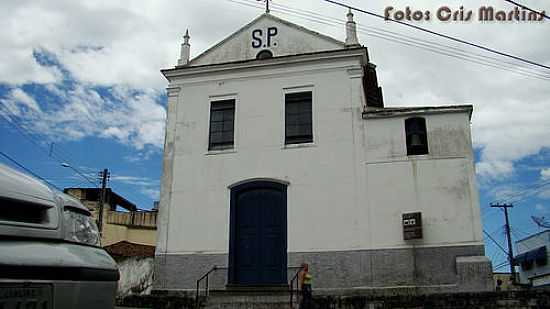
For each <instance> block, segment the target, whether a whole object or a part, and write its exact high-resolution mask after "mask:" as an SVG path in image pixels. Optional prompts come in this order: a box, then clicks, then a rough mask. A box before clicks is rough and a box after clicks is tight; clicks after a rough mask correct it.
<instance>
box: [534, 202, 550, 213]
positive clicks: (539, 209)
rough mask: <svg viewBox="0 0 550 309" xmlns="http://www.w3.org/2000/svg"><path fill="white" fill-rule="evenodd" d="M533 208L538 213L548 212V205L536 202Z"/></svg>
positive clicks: (549, 211)
mask: <svg viewBox="0 0 550 309" xmlns="http://www.w3.org/2000/svg"><path fill="white" fill-rule="evenodd" d="M535 210H536V211H537V213H539V214H547V213H550V207H548V205H543V204H537V205H535Z"/></svg>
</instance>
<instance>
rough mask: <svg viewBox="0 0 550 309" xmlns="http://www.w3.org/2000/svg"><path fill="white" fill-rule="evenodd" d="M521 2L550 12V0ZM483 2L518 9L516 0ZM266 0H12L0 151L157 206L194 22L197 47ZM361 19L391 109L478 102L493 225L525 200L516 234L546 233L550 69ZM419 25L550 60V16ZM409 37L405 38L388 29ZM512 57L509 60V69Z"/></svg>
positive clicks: (495, 230) (328, 25) (45, 171)
mask: <svg viewBox="0 0 550 309" xmlns="http://www.w3.org/2000/svg"><path fill="white" fill-rule="evenodd" d="M342 2H345V3H347V4H349V5H352V6H356V7H359V8H362V9H365V10H369V11H372V12H375V13H378V14H384V10H385V8H386V7H388V6H393V7H394V10H404V9H405V8H406V7H407V6H410V7H411V9H415V10H421V11H430V12H431V14H433V15H432V16H435V14H436V12H437V9H439V8H440V7H442V6H448V7H450V8H451V9H459V8H460V6H461V5H462V6H463V7H464V8H465V9H467V10H468V9H471V10H473V11H475V13H477V10H478V8H479V7H480V5H481V4H480V2H479V1H474V0H462V1H455V0H447V1H403V0H393V1H381V0H373V1H360V0H355V1H352V0H347V1H346V0H342ZM522 3H523V4H525V5H527V6H529V7H532V8H534V9H539V10H546V11H547V12H550V4H549V3H548V1H544V0H523V1H522ZM483 4H484V5H490V6H493V7H494V8H495V9H503V10H511V9H513V8H514V6H513V5H511V4H510V3H508V2H506V1H503V0H487V1H484V2H483ZM261 5H262V3H261V2H257V1H254V0H201V1H191V0H180V1H167V0H155V1H145V0H142V1H140V0H133V1H129V0H126V1H116V0H112V1H95V0H80V1H73V0H50V1H26V0H7V1H2V2H1V3H0V29H2V31H1V32H0V50H1V52H0V115H1V117H0V152H1V154H2V155H1V156H0V162H2V163H4V164H8V165H12V166H14V165H15V163H13V162H12V161H10V159H8V157H9V158H11V159H13V160H15V161H17V162H18V163H19V164H21V165H23V166H25V167H26V168H27V169H29V170H31V171H32V172H34V173H35V174H37V175H39V176H41V177H43V178H44V179H46V180H47V181H48V182H50V183H52V184H53V185H55V186H57V187H59V188H61V189H62V188H65V187H77V186H93V185H97V178H98V177H97V173H98V171H100V170H102V169H103V168H108V169H109V170H110V172H111V179H110V183H109V185H110V186H111V187H112V188H113V189H114V190H115V191H116V192H118V193H119V194H121V195H123V196H124V197H126V198H127V199H128V200H130V201H132V202H134V203H135V204H137V205H138V207H139V208H142V209H149V208H151V207H152V204H153V201H155V200H158V199H159V191H160V181H159V180H160V176H161V167H162V147H163V142H164V122H165V118H166V92H165V88H166V86H167V81H166V80H165V79H164V78H163V77H162V75H161V74H160V72H159V70H160V69H163V68H171V67H173V66H174V65H175V64H176V62H177V59H178V57H179V49H180V47H179V46H180V44H181V43H182V40H183V38H182V36H183V34H184V33H185V30H186V29H189V32H190V35H191V41H190V42H191V56H192V57H193V56H197V55H198V54H199V53H201V52H202V51H204V50H206V49H207V48H208V47H210V46H212V45H214V44H215V43H217V42H219V41H220V40H222V39H223V38H225V37H226V36H228V35H230V34H231V33H232V32H234V31H236V30H238V29H239V28H240V27H241V26H243V25H245V24H247V23H248V22H250V21H251V20H252V19H254V18H255V17H257V16H258V15H259V14H261V13H263V11H262V9H261V8H257V7H256V6H261ZM296 10H302V11H298V12H299V13H300V12H301V14H298V13H296V12H297V11H296ZM304 10H305V11H304ZM272 14H274V15H276V16H278V17H281V18H284V19H287V20H289V21H292V22H295V23H297V24H300V25H303V26H305V27H308V28H310V29H313V30H316V31H318V32H321V33H323V34H327V35H330V36H333V37H335V38H337V39H340V40H343V39H344V36H345V31H344V29H345V28H344V26H342V25H339V24H336V25H335V23H338V20H342V19H345V14H346V10H345V9H343V8H341V7H337V6H335V5H333V4H330V3H327V2H326V1H323V0H303V1H302V0H275V1H273V3H272ZM311 14H321V15H322V16H325V17H320V16H319V15H311ZM213 17H214V18H213ZM355 20H356V21H357V23H358V25H359V39H360V41H361V43H362V44H363V45H365V46H367V47H368V48H369V55H370V58H371V61H372V62H374V63H375V64H376V65H377V71H378V78H379V83H380V84H381V86H382V87H383V93H384V101H385V104H386V106H419V105H452V104H472V105H473V106H474V113H473V118H472V138H473V142H474V151H475V157H476V158H475V161H476V162H475V165H476V173H477V183H478V186H479V189H480V206H481V211H482V214H483V227H484V229H485V230H486V231H487V232H488V233H489V234H490V235H491V236H492V237H493V238H494V239H495V240H496V241H497V242H499V244H500V245H502V246H504V245H505V238H504V233H503V231H504V229H503V226H502V225H503V216H502V213H501V212H500V211H498V210H496V209H494V208H490V207H489V204H490V203H491V202H493V201H508V202H516V200H517V202H516V203H514V206H515V207H514V208H513V209H511V221H512V227H513V229H512V231H513V237H514V240H517V239H520V238H523V237H525V236H527V235H529V234H532V233H534V232H537V231H540V229H539V228H538V227H537V226H536V225H535V224H534V223H533V222H532V220H531V218H530V217H531V216H539V217H541V216H545V217H546V218H548V217H550V207H549V206H548V204H549V200H550V185H547V184H548V183H550V138H549V137H550V99H549V98H550V80H549V79H550V70H548V69H544V68H541V67H536V66H529V65H525V64H523V63H521V62H518V61H515V60H513V59H509V58H505V57H502V56H498V55H494V54H490V53H487V52H485V51H482V50H479V49H475V48H473V47H470V46H466V45H463V44H459V43H456V42H452V41H449V40H445V39H443V38H440V37H435V36H433V35H430V34H427V33H422V32H419V31H417V30H414V29H409V28H406V27H403V26H401V25H396V24H394V23H390V22H387V21H384V20H380V19H376V18H373V17H371V16H368V15H365V14H362V13H360V12H355ZM411 23H413V24H414V25H417V26H421V27H425V28H428V29H430V30H434V31H438V32H441V33H445V34H448V35H451V36H455V37H458V38H461V39H464V40H467V41H470V42H473V43H477V44H480V45H484V46H487V47H490V48H493V49H496V50H499V51H502V52H506V53H509V54H513V55H516V56H520V57H523V58H525V59H529V60H531V61H533V62H536V63H539V64H542V65H546V66H550V44H549V43H548V38H550V20H547V21H546V22H538V23H533V22H523V23H518V22H479V21H477V20H472V21H455V22H453V21H450V22H443V21H439V20H437V19H436V18H432V19H430V20H429V21H426V20H424V21H411ZM388 31H391V33H389V32H388ZM381 34H382V37H381ZM396 36H397V38H398V41H397V42H396V40H395V39H394V40H388V37H392V38H396ZM403 36H407V38H408V39H409V40H414V41H413V42H426V41H429V42H428V43H429V44H431V43H436V44H438V45H437V46H438V49H437V51H439V53H437V52H434V51H433V47H432V48H431V50H427V49H426V48H424V49H422V48H418V47H415V46H411V44H410V42H411V41H408V42H409V43H404V40H403ZM419 40H423V41H419ZM428 43H425V44H428ZM413 45H414V44H413ZM442 45H444V46H442ZM428 49H429V48H428ZM449 51H452V52H453V55H454V56H449V53H450V52H449ZM442 52H443V53H444V54H442ZM456 53H461V54H462V55H466V56H463V57H456ZM445 54H446V55H445ZM473 54H475V55H473ZM464 58H467V59H468V61H467V60H465V59H464ZM472 59H473V60H472ZM480 62H481V63H484V64H485V65H482V64H480ZM487 63H489V64H490V65H487ZM495 63H496V66H497V67H495ZM503 63H504V65H506V66H507V67H508V69H506V70H504V69H502V68H500V67H501V66H502V65H503ZM491 64H492V65H491ZM510 68H511V69H510ZM511 70H512V71H511ZM518 71H521V72H524V73H522V74H519V73H518ZM75 171H78V173H76V172H75ZM486 244H487V256H489V257H490V258H492V259H493V263H494V265H495V266H496V265H499V264H501V263H502V262H503V261H505V255H504V253H503V252H501V250H500V249H498V248H497V246H496V245H495V244H494V243H493V242H492V241H490V240H486ZM505 269H506V268H500V269H498V270H505Z"/></svg>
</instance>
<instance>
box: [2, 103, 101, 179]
mask: <svg viewBox="0 0 550 309" xmlns="http://www.w3.org/2000/svg"><path fill="white" fill-rule="evenodd" d="M0 111H2V110H0ZM3 111H4V113H8V114H10V115H11V116H12V117H7V116H6V115H5V114H3V113H0V116H2V118H4V120H6V122H7V123H8V124H10V125H11V126H12V127H14V128H15V129H16V130H17V131H18V132H19V133H20V134H21V135H22V136H23V137H25V138H26V139H27V140H29V141H30V142H31V143H33V144H34V145H35V146H36V147H38V148H39V149H41V150H42V151H44V152H45V153H46V154H47V155H48V157H50V158H52V159H54V160H55V161H56V162H58V163H60V164H62V165H63V166H66V167H68V168H70V169H72V170H73V171H74V172H75V173H76V174H78V175H79V176H80V177H82V178H84V179H85V180H86V181H88V182H89V183H91V184H93V185H94V186H95V187H97V186H98V185H97V183H96V182H94V181H92V180H91V179H90V178H89V177H88V176H86V175H85V174H84V173H82V172H81V171H80V170H78V169H77V168H76V167H74V166H73V164H68V162H70V161H68V160H66V159H65V158H63V157H61V156H59V157H57V156H54V155H53V153H51V152H50V151H49V150H48V149H45V148H44V147H43V146H42V145H41V144H40V142H39V141H38V140H36V139H35V138H33V136H32V134H31V133H30V132H29V131H28V130H27V129H25V128H24V127H23V126H22V125H20V124H19V123H18V122H17V121H16V120H15V118H17V116H16V115H15V114H13V112H11V111H10V110H8V109H7V108H5V109H3ZM50 154H51V155H50Z"/></svg>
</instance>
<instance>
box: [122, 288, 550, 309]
mask: <svg viewBox="0 0 550 309" xmlns="http://www.w3.org/2000/svg"><path fill="white" fill-rule="evenodd" d="M118 305H119V306H122V307H132V308H153V309H172V308H174V309H175V308H178V309H182V308H184V309H196V308H195V301H194V299H193V297H186V296H180V297H177V296H166V295H147V296H130V297H127V298H124V299H120V300H119V301H118ZM252 305H253V304H250V303H249V304H242V303H241V304H235V305H234V306H232V305H227V306H225V307H224V308H226V309H241V308H242V309H246V308H252ZM208 307H209V306H208V305H207V306H206V307H203V308H208ZM263 307H265V308H266V309H288V303H283V304H281V303H273V304H269V305H266V304H264V306H263ZM263 307H262V308H263ZM253 308H256V307H253ZM314 308H315V309H393V308H396V309H397V308H398V309H461V308H476V309H477V308H485V309H546V308H550V290H548V289H537V290H525V291H505V292H483V293H452V294H434V295H401V296H386V297H368V296H314Z"/></svg>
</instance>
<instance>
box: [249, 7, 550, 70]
mask: <svg viewBox="0 0 550 309" xmlns="http://www.w3.org/2000/svg"><path fill="white" fill-rule="evenodd" d="M242 1H246V0H242ZM273 5H274V7H276V8H282V9H284V10H287V11H290V12H293V13H295V14H300V15H302V16H304V15H305V16H306V17H312V18H314V19H320V20H324V21H329V22H331V21H333V20H335V21H337V22H338V23H339V24H341V25H345V24H346V22H347V21H346V20H343V19H338V18H334V17H331V16H327V15H322V14H319V13H316V12H313V11H308V10H303V9H299V8H292V7H289V6H285V5H282V4H273ZM310 21H314V22H315V21H316V20H311V19H310ZM357 28H359V29H362V30H364V31H367V32H366V33H365V32H364V31H363V32H362V33H365V34H367V35H370V33H369V31H370V32H374V33H377V34H380V35H386V36H390V37H393V38H396V37H397V39H401V40H405V41H407V42H411V43H414V44H420V45H422V46H427V47H432V48H433V47H435V48H444V49H446V50H447V52H451V53H458V54H462V55H466V56H470V57H476V58H480V57H481V58H483V59H482V60H487V59H491V60H493V61H496V62H497V63H496V64H497V65H502V64H506V65H511V66H513V67H517V68H521V69H530V68H525V67H523V66H519V65H518V64H515V63H512V62H509V61H505V60H503V59H498V58H495V57H491V56H489V55H481V54H478V53H475V52H472V51H465V50H461V49H458V50H457V48H458V47H456V46H449V45H445V44H442V43H438V42H434V41H429V40H425V39H421V38H417V37H413V36H410V35H405V34H402V33H398V32H394V31H389V30H386V29H382V28H377V27H373V26H363V25H357ZM359 32H361V31H359ZM493 63H494V62H493ZM527 73H537V72H527ZM542 77H550V75H542Z"/></svg>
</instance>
